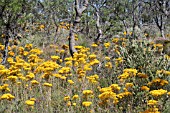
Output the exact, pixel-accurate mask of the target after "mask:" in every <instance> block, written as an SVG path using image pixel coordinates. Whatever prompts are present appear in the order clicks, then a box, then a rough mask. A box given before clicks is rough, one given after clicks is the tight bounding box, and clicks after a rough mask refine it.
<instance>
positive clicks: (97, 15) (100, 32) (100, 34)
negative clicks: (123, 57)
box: [93, 5, 103, 43]
mask: <svg viewBox="0 0 170 113" xmlns="http://www.w3.org/2000/svg"><path fill="white" fill-rule="evenodd" d="M93 8H94V9H95V11H96V28H97V34H98V35H97V38H96V39H95V40H94V41H95V43H97V42H98V41H100V40H101V39H102V35H103V31H102V29H101V26H100V15H99V9H98V8H97V7H96V6H94V5H93Z"/></svg>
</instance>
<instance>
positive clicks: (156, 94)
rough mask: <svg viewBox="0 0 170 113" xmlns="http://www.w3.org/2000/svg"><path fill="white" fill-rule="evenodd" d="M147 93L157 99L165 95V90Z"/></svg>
mask: <svg viewBox="0 0 170 113" xmlns="http://www.w3.org/2000/svg"><path fill="white" fill-rule="evenodd" d="M149 93H150V94H151V95H152V96H154V97H158V96H162V95H164V94H166V93H167V90H164V89H158V90H152V91H150V92H149Z"/></svg>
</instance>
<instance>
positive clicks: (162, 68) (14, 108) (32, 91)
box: [0, 25, 170, 113]
mask: <svg viewBox="0 0 170 113" xmlns="http://www.w3.org/2000/svg"><path fill="white" fill-rule="evenodd" d="M40 27H41V29H43V26H42V25H41V26H40ZM50 48H51V49H53V50H55V51H53V52H51V53H49V54H48V55H49V56H50V57H45V55H43V54H44V52H45V51H43V50H41V49H40V48H35V47H34V45H32V44H26V45H24V46H19V45H18V46H16V45H12V46H10V47H9V48H8V49H9V52H8V56H9V57H8V59H7V64H6V65H0V106H2V107H0V112H116V113H117V112H129V113H133V112H134V113H136V112H140V113H149V112H152V113H160V112H163V111H167V109H169V108H168V106H169V104H168V102H169V101H170V100H169V96H170V89H169V87H170V85H169V82H170V81H169V75H170V69H169V67H170V56H168V55H166V54H164V53H162V48H163V45H161V44H155V43H153V42H148V41H145V40H131V41H129V40H128V39H125V38H113V39H112V40H110V41H109V40H107V42H105V43H103V44H95V43H92V44H91V47H84V46H75V48H76V49H77V53H75V54H74V56H73V57H70V55H69V46H68V45H67V44H63V45H62V46H57V45H50ZM3 50H4V45H0V51H3ZM0 56H2V54H0ZM0 61H2V59H0Z"/></svg>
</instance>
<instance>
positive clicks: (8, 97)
mask: <svg viewBox="0 0 170 113" xmlns="http://www.w3.org/2000/svg"><path fill="white" fill-rule="evenodd" d="M14 98H15V96H13V95H12V94H10V93H6V94H3V95H2V96H0V100H4V99H7V100H10V101H11V100H12V99H14Z"/></svg>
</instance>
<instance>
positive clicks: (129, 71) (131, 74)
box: [118, 69, 137, 79]
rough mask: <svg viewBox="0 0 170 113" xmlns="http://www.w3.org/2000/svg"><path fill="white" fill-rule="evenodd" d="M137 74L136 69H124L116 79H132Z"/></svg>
mask: <svg viewBox="0 0 170 113" xmlns="http://www.w3.org/2000/svg"><path fill="white" fill-rule="evenodd" d="M136 74H137V70H136V69H124V70H123V74H121V75H119V76H118V78H119V79H127V78H129V77H134V76H136Z"/></svg>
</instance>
